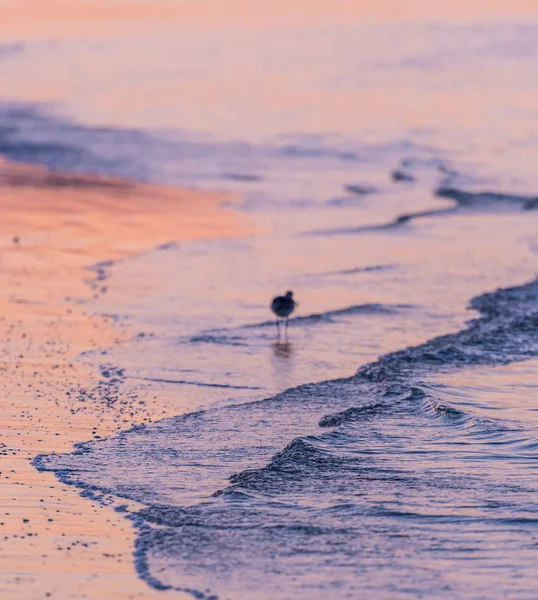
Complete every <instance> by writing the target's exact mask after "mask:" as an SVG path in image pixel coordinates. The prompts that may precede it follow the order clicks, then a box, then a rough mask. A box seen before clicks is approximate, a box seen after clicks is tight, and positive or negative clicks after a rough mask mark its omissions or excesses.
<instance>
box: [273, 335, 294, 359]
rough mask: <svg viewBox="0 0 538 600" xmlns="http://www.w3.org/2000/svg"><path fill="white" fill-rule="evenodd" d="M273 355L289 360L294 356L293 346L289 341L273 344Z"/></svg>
mask: <svg viewBox="0 0 538 600" xmlns="http://www.w3.org/2000/svg"><path fill="white" fill-rule="evenodd" d="M273 355H274V357H275V358H278V359H284V360H287V359H289V358H291V357H292V355H293V345H292V343H291V342H288V340H286V341H284V342H281V341H280V340H278V341H276V342H273Z"/></svg>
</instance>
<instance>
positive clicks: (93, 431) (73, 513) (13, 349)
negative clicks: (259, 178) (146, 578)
mask: <svg viewBox="0 0 538 600" xmlns="http://www.w3.org/2000/svg"><path fill="white" fill-rule="evenodd" d="M232 200H233V199H232V198H230V197H227V196H224V195H219V194H208V193H202V192H197V191H183V190H172V189H165V188H159V187H156V186H149V185H148V186H144V185H138V184H133V183H131V182H129V181H122V180H113V179H107V178H102V177H99V178H97V177H90V176H78V175H68V174H55V173H51V172H50V171H47V170H46V169H43V168H41V167H33V166H32V167H29V166H24V165H14V164H10V163H7V162H5V161H3V162H0V206H1V207H2V219H1V221H0V281H1V284H0V335H1V338H0V339H1V344H0V357H1V360H0V371H1V373H2V377H1V383H0V419H1V421H2V423H3V428H2V436H1V437H0V465H1V466H0V481H1V485H0V536H1V540H2V544H1V546H0V564H1V565H2V569H1V575H0V596H1V597H2V599H5V600H8V599H11V598H41V597H52V598H153V597H157V596H158V597H162V592H156V591H154V590H151V589H150V588H148V587H147V585H146V584H145V583H143V582H141V581H140V580H139V579H138V578H137V576H136V574H135V572H134V567H133V561H132V552H133V540H134V536H133V532H132V529H131V527H130V524H129V522H128V521H126V520H125V518H124V516H123V515H122V514H119V513H117V512H115V511H114V510H113V509H112V508H110V509H106V508H105V509H103V507H102V506H99V507H97V506H96V504H95V503H93V502H88V500H87V499H83V498H81V497H80V496H79V495H78V492H77V491H76V490H75V489H74V488H67V487H66V486H64V485H62V484H60V483H58V482H57V480H56V478H55V477H54V476H53V475H52V474H50V473H38V472H37V471H36V470H35V469H34V468H33V467H32V465H31V460H32V459H33V458H34V457H35V455H36V454H39V453H42V452H46V453H50V452H66V451H69V450H70V449H71V448H72V445H73V444H74V443H76V442H79V441H83V440H87V439H91V438H92V437H97V436H106V435H109V434H111V433H113V432H115V431H118V430H119V429H124V428H127V427H129V426H130V425H132V424H136V423H144V422H146V423H147V422H149V421H151V420H153V419H155V418H161V417H162V416H164V415H165V414H166V413H165V412H163V410H162V408H159V407H158V405H156V404H155V402H157V401H156V400H155V399H153V398H148V399H145V398H144V396H143V394H142V395H139V394H134V393H132V391H131V392H128V391H126V392H125V393H123V392H122V390H121V389H120V390H119V391H118V389H117V388H116V389H115V390H113V389H112V387H110V386H108V385H107V384H106V383H103V380H102V379H101V380H100V378H99V373H96V372H94V370H92V369H90V368H89V367H87V366H85V365H84V364H82V362H81V361H78V360H77V357H78V356H79V355H80V353H81V352H84V351H87V350H95V349H101V348H104V347H107V346H111V345H113V344H114V343H115V342H116V341H119V340H122V339H126V338H128V337H129V335H130V332H129V331H127V330H125V329H121V328H119V327H117V326H115V323H114V319H113V318H112V317H111V318H107V317H96V316H92V315H91V314H89V313H88V312H87V305H86V303H87V300H88V299H90V298H91V296H92V294H94V293H96V291H99V290H98V288H100V287H102V286H103V285H105V284H106V283H105V282H100V281H99V271H98V270H97V272H95V271H91V270H88V267H89V266H91V265H94V264H95V263H98V262H99V261H103V260H111V259H121V257H123V256H126V255H130V254H132V253H136V252H139V251H142V250H144V249H146V248H151V247H154V246H158V245H159V244H163V243H166V242H168V241H170V240H187V239H189V240H190V239H202V238H217V237H230V236H238V235H245V234H248V233H249V232H250V226H249V224H248V223H246V222H245V220H244V219H241V218H240V217H239V216H238V215H237V214H236V213H235V212H234V211H233V210H231V209H230V208H226V207H223V206H222V202H223V201H226V202H228V201H232ZM173 595H174V597H180V596H181V595H180V594H178V593H174V594H173Z"/></svg>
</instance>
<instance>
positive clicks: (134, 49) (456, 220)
mask: <svg viewBox="0 0 538 600" xmlns="http://www.w3.org/2000/svg"><path fill="white" fill-rule="evenodd" d="M155 27H156V25H155V23H153V24H152V28H153V29H151V30H149V29H147V28H144V26H143V25H140V24H139V25H138V26H137V27H135V28H132V29H130V30H129V31H128V32H123V34H117V35H116V36H115V37H110V36H108V37H107V34H106V33H103V34H102V35H94V36H93V37H90V39H88V37H87V36H86V37H84V39H79V40H73V39H64V38H59V39H57V40H52V41H51V40H48V41H45V40H42V41H34V42H33V43H32V44H27V45H24V40H21V42H22V46H21V47H19V46H17V47H13V46H10V47H9V48H8V49H6V52H4V53H2V54H1V55H0V61H2V62H0V82H1V83H2V90H3V91H4V90H6V91H5V98H6V100H9V102H6V103H4V104H3V105H2V107H1V108H0V127H1V132H2V133H1V137H0V151H1V152H2V153H5V154H7V155H8V156H10V157H11V158H15V159H18V160H27V161H35V162H43V163H44V164H48V165H49V166H53V167H57V168H64V169H75V170H76V169H78V170H86V171H94V172H95V171H96V172H104V173H111V174H116V175H123V176H128V177H133V178H136V179H139V180H152V181H159V182H168V183H181V184H189V185H197V186H203V187H213V188H215V187H217V188H221V189H229V190H232V191H235V192H237V193H239V194H240V195H241V196H242V199H243V200H242V203H241V205H240V207H239V210H242V211H244V212H245V213H246V214H248V216H249V217H250V218H251V220H252V221H253V223H254V224H255V226H256V228H257V234H256V235H255V236H252V237H251V238H248V239H241V240H234V241H229V240H214V241H204V242H193V243H188V244H176V243H174V240H170V244H166V245H164V246H162V247H160V248H156V249H150V250H148V251H147V252H145V253H143V254H140V255H138V256H134V257H132V258H130V259H127V260H124V261H122V262H116V263H106V264H101V265H94V266H90V265H89V268H88V272H87V281H88V285H90V286H91V287H92V289H93V290H94V294H95V295H94V299H93V301H92V302H91V304H90V305H89V309H90V310H91V311H92V312H96V313H103V314H108V315H113V316H114V318H115V319H116V320H117V322H118V323H119V324H121V325H127V326H128V327H130V328H131V330H132V331H133V335H132V339H131V340H129V341H128V342H122V343H117V344H115V345H114V346H113V347H110V348H103V349H101V350H99V351H94V352H88V353H85V354H84V355H82V356H81V360H82V361H84V362H87V363H88V364H90V365H92V366H94V367H95V368H96V369H99V370H100V372H101V374H102V377H103V380H104V381H105V382H109V385H111V386H113V387H118V388H119V389H121V390H126V389H127V390H129V391H130V392H133V391H135V392H136V391H137V392H138V393H140V394H141V397H143V394H146V395H147V394H151V395H153V396H155V397H157V399H158V401H159V402H161V403H163V404H166V405H167V406H168V407H170V406H172V407H175V409H176V412H177V414H178V416H177V417H175V418H172V419H167V420H163V421H158V422H156V423H154V424H152V425H150V426H148V427H144V428H136V429H134V430H132V431H127V432H124V433H121V434H119V435H118V436H117V437H114V438H110V439H107V440H98V441H93V442H87V443H83V444H81V445H80V446H79V447H77V449H76V450H75V452H74V453H73V454H69V455H62V456H42V457H40V458H38V459H37V460H36V463H35V464H36V466H37V467H38V468H40V469H50V470H54V471H55V472H56V473H57V475H58V477H59V478H60V479H61V480H62V481H66V482H69V483H73V484H75V485H78V486H81V487H82V488H83V489H84V491H85V493H86V494H88V495H90V496H92V495H93V496H98V497H101V496H102V495H103V494H104V495H105V496H106V499H107V501H108V500H110V499H111V498H112V499H115V500H113V501H114V502H116V503H118V504H122V503H123V502H124V499H131V500H136V501H138V502H141V503H142V504H144V505H146V506H147V508H146V509H143V510H142V511H139V512H137V513H136V514H131V513H129V515H130V516H131V518H132V519H133V524H134V525H135V526H136V527H137V528H138V533H139V538H138V540H139V541H138V545H137V548H136V552H135V561H136V566H137V569H138V572H139V574H140V576H141V577H143V578H144V579H145V580H146V581H147V582H148V583H149V584H151V585H153V586H155V587H165V588H167V587H168V588H169V587H172V588H176V589H183V590H185V589H187V590H191V591H192V593H193V595H195V596H196V597H199V598H209V597H212V596H213V595H215V596H218V597H219V598H260V599H269V598H271V599H272V600H276V599H282V600H284V599H288V598H305V599H306V598H309V599H312V598H327V597H330V598H335V599H339V598H351V597H353V598H356V597H359V596H360V597H362V596H364V597H366V596H368V597H376V598H416V597H421V596H423V597H428V598H434V597H446V598H453V597H459V598H460V597H461V598H473V599H474V598H476V599H478V598H488V599H491V598H505V597H510V598H531V597H533V594H534V591H533V590H534V589H535V587H536V583H537V581H536V576H535V573H534V562H535V550H536V543H537V539H536V535H537V530H536V522H537V521H536V517H537V514H538V513H537V506H536V503H535V497H536V491H537V490H536V484H535V481H534V468H535V467H534V463H535V460H536V447H537V446H536V444H537V443H538V437H537V435H536V434H537V430H536V426H535V418H534V408H533V404H534V402H535V400H536V398H537V392H536V389H537V388H536V386H537V383H538V382H537V380H536V375H535V373H536V365H537V363H536V357H537V355H538V347H537V345H536V340H537V339H538V337H537V335H536V334H537V333H538V332H537V316H536V308H537V305H538V302H537V292H536V283H533V284H529V285H527V286H524V285H523V284H525V283H526V282H528V281H532V280H533V279H534V277H535V275H536V261H537V252H538V250H537V248H538V234H537V233H536V232H537V218H538V217H537V214H538V213H537V211H536V210H535V209H536V205H537V202H536V194H538V191H537V190H538V177H537V176H536V173H535V169H534V167H535V165H534V156H535V154H536V146H537V145H538V130H537V125H536V112H535V108H534V107H535V104H536V98H537V92H538V81H537V80H536V73H537V72H538V71H537V70H536V66H537V60H538V58H537V57H538V42H537V41H536V40H537V39H538V37H537V36H536V35H535V33H536V28H537V27H538V19H535V20H534V21H533V20H532V19H530V20H527V21H526V22H524V23H523V22H517V21H516V20H512V21H511V20H509V19H508V20H506V22H505V23H499V22H497V23H495V22H489V21H488V20H487V19H483V20H481V21H480V20H479V22H473V23H471V22H464V21H461V22H456V23H451V24H447V23H432V22H427V23H426V22H422V23H421V22H420V20H419V21H418V22H416V23H414V24H395V23H385V24H382V23H377V24H372V23H365V22H363V21H362V20H361V18H360V16H357V17H356V18H353V19H350V20H349V19H346V21H345V22H338V20H335V19H333V20H331V23H330V26H329V25H324V24H323V23H319V22H318V23H314V24H312V22H310V23H309V24H306V23H302V24H298V23H297V22H293V23H291V24H290V23H285V22H280V23H279V24H278V25H277V26H274V23H273V25H271V26H269V25H268V24H263V23H261V24H260V23H258V24H257V25H256V29H255V30H253V29H252V28H251V27H250V26H247V25H242V26H240V25H238V24H235V25H234V27H233V28H230V27H228V26H226V27H224V26H218V25H215V23H212V24H211V26H209V25H207V26H206V25H204V24H203V23H201V22H198V23H197V24H196V25H195V26H194V25H192V24H189V27H186V26H183V27H182V26H181V25H178V24H177V23H174V24H173V27H172V25H170V24H169V25H165V24H163V23H161V24H160V25H159V26H158V28H157V32H156V30H155ZM44 65H47V69H46V70H45V69H44ZM51 78H52V79H51ZM43 99H48V100H51V101H53V102H55V103H56V104H54V105H53V106H48V107H43V106H42V105H36V104H31V103H33V102H40V101H42V100H43ZM28 103H30V104H28ZM395 171H398V172H399V173H400V175H403V176H404V177H403V179H404V180H400V181H398V176H396V177H395V176H394V175H395ZM400 179H402V178H401V177H400ZM484 192H487V193H484ZM510 286H520V287H516V288H514V290H512V291H509V292H502V293H498V294H496V295H492V296H486V297H480V295H481V294H482V293H484V292H490V291H492V290H495V289H497V288H507V287H510ZM287 289H293V290H294V291H295V292H296V296H297V299H298V301H299V307H298V310H297V313H296V316H294V318H293V319H292V320H291V324H290V331H289V335H288V338H287V339H286V338H285V337H284V336H282V337H281V338H280V339H278V338H277V336H276V329H275V326H274V323H273V321H272V320H271V314H270V312H269V310H268V304H269V302H270V300H271V297H272V296H273V295H275V294H276V293H282V292H284V291H285V290H287ZM476 297H479V298H478V300H474V301H473V304H472V306H471V307H470V308H469V302H470V301H471V299H472V298H476ZM477 317H481V319H480V320H479V321H476V322H473V323H471V324H470V325H469V324H468V322H469V321H470V320H471V319H475V318H477ZM458 332H459V333H458ZM447 334H453V335H450V336H448V337H442V336H445V335H447ZM391 353H392V354H391ZM297 386H300V387H297ZM81 441H82V440H81Z"/></svg>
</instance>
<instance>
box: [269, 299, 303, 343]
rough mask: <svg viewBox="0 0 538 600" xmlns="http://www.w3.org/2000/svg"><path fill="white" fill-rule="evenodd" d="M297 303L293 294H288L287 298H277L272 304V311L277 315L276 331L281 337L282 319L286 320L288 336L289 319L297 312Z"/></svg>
mask: <svg viewBox="0 0 538 600" xmlns="http://www.w3.org/2000/svg"><path fill="white" fill-rule="evenodd" d="M296 305H297V302H295V300H294V299H293V292H286V295H285V296H277V297H276V298H273V301H272V302H271V310H272V311H273V312H274V313H275V315H276V317H277V319H276V329H277V331H278V336H279V337H280V319H286V334H287V333H288V324H289V322H288V318H289V316H290V315H291V313H292V312H293V311H294V310H295V307H296Z"/></svg>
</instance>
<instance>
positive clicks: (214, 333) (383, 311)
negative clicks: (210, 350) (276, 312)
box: [188, 269, 414, 346]
mask: <svg viewBox="0 0 538 600" xmlns="http://www.w3.org/2000/svg"><path fill="white" fill-rule="evenodd" d="M363 270H366V271H367V270H373V269H363ZM350 272H351V271H342V272H341V273H342V274H349V273H350ZM353 272H355V271H353ZM356 272H359V271H356ZM334 274H337V273H334ZM412 308H414V306H412V305H409V304H378V303H372V304H358V305H354V306H347V307H345V308H337V309H333V310H327V311H324V312H320V313H313V314H309V315H301V316H298V317H291V318H290V319H289V323H290V324H291V325H318V324H329V323H334V322H336V321H338V320H339V319H341V318H343V317H348V316H356V315H394V314H396V313H399V312H401V311H402V310H409V309H412ZM274 327H275V320H274V319H271V320H269V321H262V322H260V323H248V324H246V325H240V326H238V327H235V328H219V329H212V330H210V331H205V332H202V333H199V334H197V335H194V336H192V337H190V338H189V339H188V342H189V343H193V344H222V345H225V346H248V345H249V340H248V339H247V338H245V337H243V336H242V335H241V334H240V333H236V334H235V335H230V332H232V331H235V332H241V331H245V330H253V329H267V328H274Z"/></svg>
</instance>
